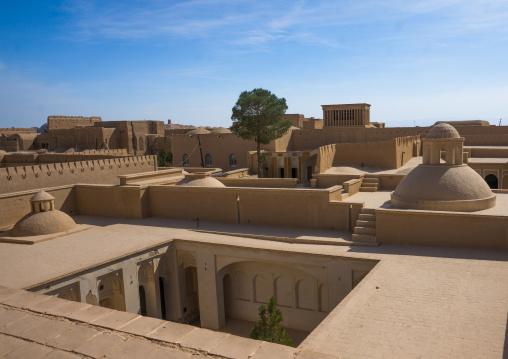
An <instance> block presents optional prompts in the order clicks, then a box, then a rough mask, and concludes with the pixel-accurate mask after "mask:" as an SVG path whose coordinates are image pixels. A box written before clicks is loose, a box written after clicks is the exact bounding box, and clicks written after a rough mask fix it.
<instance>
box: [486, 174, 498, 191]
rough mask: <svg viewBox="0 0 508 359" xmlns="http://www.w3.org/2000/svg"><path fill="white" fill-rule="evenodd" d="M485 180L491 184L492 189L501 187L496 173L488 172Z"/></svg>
mask: <svg viewBox="0 0 508 359" xmlns="http://www.w3.org/2000/svg"><path fill="white" fill-rule="evenodd" d="M485 182H487V184H488V185H489V187H490V188H491V189H498V188H499V180H498V178H497V176H496V175H494V174H492V173H491V174H488V175H487V176H485Z"/></svg>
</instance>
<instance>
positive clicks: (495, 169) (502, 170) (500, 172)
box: [468, 162, 508, 189]
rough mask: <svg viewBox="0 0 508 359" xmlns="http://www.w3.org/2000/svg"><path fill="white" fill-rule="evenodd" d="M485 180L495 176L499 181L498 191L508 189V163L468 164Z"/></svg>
mask: <svg viewBox="0 0 508 359" xmlns="http://www.w3.org/2000/svg"><path fill="white" fill-rule="evenodd" d="M468 166H469V167H471V168H472V169H474V170H475V171H476V172H477V173H478V174H479V175H480V176H481V177H482V178H483V179H485V177H487V176H488V175H491V174H492V175H494V176H496V177H497V180H498V189H508V163H489V162H484V163H471V162H469V163H468Z"/></svg>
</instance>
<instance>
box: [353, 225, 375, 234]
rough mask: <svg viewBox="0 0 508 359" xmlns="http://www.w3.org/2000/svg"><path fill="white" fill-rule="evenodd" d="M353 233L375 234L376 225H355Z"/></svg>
mask: <svg viewBox="0 0 508 359" xmlns="http://www.w3.org/2000/svg"><path fill="white" fill-rule="evenodd" d="M353 233H355V234H374V235H375V234H376V227H355V229H354V230H353Z"/></svg>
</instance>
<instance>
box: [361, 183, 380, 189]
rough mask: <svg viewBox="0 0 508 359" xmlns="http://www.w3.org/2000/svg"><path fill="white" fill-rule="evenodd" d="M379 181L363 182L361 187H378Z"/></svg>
mask: <svg viewBox="0 0 508 359" xmlns="http://www.w3.org/2000/svg"><path fill="white" fill-rule="evenodd" d="M377 185H378V183H371V182H362V185H361V187H376V188H377Z"/></svg>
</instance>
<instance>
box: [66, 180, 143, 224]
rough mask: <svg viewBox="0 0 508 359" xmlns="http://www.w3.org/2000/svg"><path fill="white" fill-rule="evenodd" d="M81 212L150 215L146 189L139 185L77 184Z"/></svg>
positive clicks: (124, 216) (90, 214)
mask: <svg viewBox="0 0 508 359" xmlns="http://www.w3.org/2000/svg"><path fill="white" fill-rule="evenodd" d="M75 196H76V203H77V206H76V208H77V210H78V212H79V214H83V215H89V216H101V217H117V218H138V219H141V218H146V217H149V212H148V207H147V202H146V201H147V200H148V197H147V196H146V189H141V188H140V187H138V186H121V187H117V186H105V185H76V186H75Z"/></svg>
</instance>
